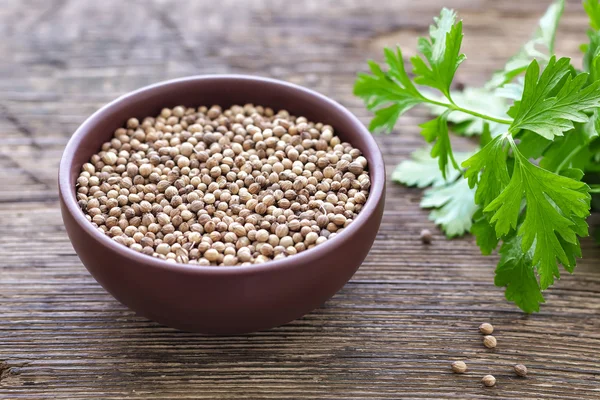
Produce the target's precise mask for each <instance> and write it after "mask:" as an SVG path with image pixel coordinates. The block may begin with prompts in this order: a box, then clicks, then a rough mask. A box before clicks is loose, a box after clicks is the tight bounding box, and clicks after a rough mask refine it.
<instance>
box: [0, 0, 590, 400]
mask: <svg viewBox="0 0 600 400" xmlns="http://www.w3.org/2000/svg"><path fill="white" fill-rule="evenodd" d="M548 3H549V2H547V1H528V2H524V1H517V0H507V1H503V2H496V1H492V0H476V1H470V0H469V1H467V0H456V1H450V0H448V1H444V2H442V1H441V0H438V1H427V2H424V1H421V2H414V1H394V2H390V1H371V2H358V1H346V2H313V1H311V2H283V1H261V0H254V1H248V2H244V3H243V5H241V3H236V2H231V1H223V2H209V1H194V2H191V1H188V2H183V1H172V0H169V1H160V2H159V1H152V2H150V1H148V2H141V1H140V2H122V1H118V0H105V1H102V2H83V1H66V0H55V1H51V2H42V1H16V0H13V1H5V2H3V5H2V7H0V33H2V35H3V37H4V40H3V41H2V42H0V136H1V138H2V140H1V141H0V176H2V177H3V183H2V184H1V185H0V399H21V398H23V399H43V398H57V399H78V398H82V399H83V398H104V399H129V398H145V399H146V398H147V399H151V398H178V399H185V398H206V399H214V398H222V399H225V398H235V399H259V398H261V399H300V398H302V399H367V398H369V399H370V398H380V399H386V398H387V399H398V398H432V399H439V398H461V399H467V398H469V399H482V398H503V399H504V398H513V399H537V398H544V399H598V398H600V361H599V360H600V269H599V268H598V264H600V249H599V248H598V247H597V246H596V245H594V244H593V243H592V242H591V240H585V241H584V242H583V248H584V249H583V250H584V254H585V259H584V260H583V261H582V262H581V263H580V265H578V267H577V272H576V274H574V275H572V276H567V275H565V276H564V277H563V278H562V279H561V281H560V282H559V283H558V285H557V286H556V287H554V288H552V289H551V290H550V291H548V292H547V295H546V297H547V300H548V304H546V305H544V306H543V307H542V310H541V312H540V313H539V314H536V315H531V316H527V315H524V314H522V313H521V312H519V310H518V309H516V308H515V306H514V305H512V304H509V303H507V302H506V301H505V300H504V297H503V293H502V290H501V289H499V288H496V287H494V285H493V266H494V265H495V262H496V258H495V257H484V256H482V255H480V253H479V251H478V249H477V247H476V245H475V243H474V240H473V238H470V237H467V238H463V239H457V240H453V241H447V240H445V239H444V237H443V235H442V234H441V233H440V232H439V231H438V230H437V229H435V227H434V226H433V224H432V223H431V222H430V221H428V219H427V212H425V211H423V210H421V209H419V206H418V202H419V200H420V196H421V192H420V191H419V190H416V189H407V188H403V187H400V186H396V185H393V184H392V183H391V182H390V185H389V188H388V193H387V204H386V211H385V216H384V221H383V223H382V226H381V230H380V232H379V234H378V238H377V241H376V242H375V246H374V248H373V250H372V251H371V253H370V255H369V257H368V258H367V260H366V261H365V263H364V264H363V266H362V267H361V269H360V270H359V271H358V273H357V274H356V275H355V277H354V278H353V279H352V280H351V281H350V282H349V283H348V284H347V285H346V286H345V287H344V289H343V290H342V291H341V292H340V293H338V294H337V295H336V296H335V297H334V298H333V299H331V300H330V301H328V302H327V303H326V304H325V305H324V306H323V307H321V308H320V309H318V310H316V311H314V312H312V313H310V314H308V315H307V316H305V317H304V318H302V319H300V320H297V321H294V322H292V323H290V324H287V325H285V326H282V327H279V328H276V329H272V330H270V331H266V332H259V333H255V334H251V335H244V336H234V337H208V336H203V335H197V334H191V333H185V332H178V331H175V330H172V329H170V328H166V327H163V326H160V325H158V324H156V323H154V322H151V321H148V320H146V319H144V318H141V317H138V316H136V315H135V314H134V313H133V312H131V311H129V310H128V309H126V308H125V307H124V306H122V305H120V304H119V303H118V302H116V301H115V300H114V299H112V297H111V296H110V295H108V294H107V293H106V292H105V291H104V290H103V289H102V288H101V287H100V286H99V285H98V284H97V283H96V282H95V281H94V280H93V278H91V276H90V275H89V274H88V273H87V271H86V270H85V268H84V267H83V266H82V265H81V263H80V261H79V259H78V258H77V256H76V254H75V253H74V251H73V249H72V247H71V245H70V243H69V241H68V239H67V236H66V234H65V231H64V227H63V226H62V221H61V217H60V212H59V210H58V203H57V194H56V190H57V187H56V173H57V167H58V162H59V159H60V156H61V153H62V149H63V147H64V145H65V144H66V141H67V140H68V137H69V136H70V135H71V134H72V132H73V131H74V130H75V129H76V128H77V126H78V125H79V124H80V123H81V122H82V121H83V120H84V119H85V117H86V116H87V115H89V114H90V113H92V112H93V111H94V110H95V109H97V108H98V107H100V106H101V105H102V104H104V103H106V102H107V101H110V100H111V99H113V98H115V97H116V96H118V95H120V94H122V93H125V92H127V91H129V90H132V89H135V88H137V87H140V86H143V85H146V84H149V83H152V82H156V81H159V80H164V79H168V78H172V77H177V76H184V75H191V74H199V73H251V74H257V75H263V76H271V77H275V78H281V79H286V80H289V81H291V82H296V83H299V84H303V85H306V86H308V87H311V88H314V89H316V90H318V91H320V92H322V93H324V94H326V95H328V96H331V97H332V98H334V99H336V100H338V101H340V102H341V103H342V104H344V105H345V106H347V107H348V108H349V109H350V110H351V111H352V112H354V113H355V114H356V115H358V116H359V117H360V118H362V119H363V120H365V121H366V120H367V118H368V114H367V112H366V111H365V110H364V108H363V106H362V104H361V102H360V101H359V100H357V99H355V98H354V97H353V96H352V94H351V93H352V83H353V80H354V76H355V73H356V71H358V70H364V69H365V67H366V64H365V60H366V59H367V58H375V59H381V48H382V47H383V46H384V45H394V44H396V43H401V44H402V46H403V48H404V49H405V52H406V55H411V53H414V51H415V44H416V40H415V39H416V37H417V36H418V35H420V34H423V33H424V32H426V29H427V25H428V24H429V23H430V20H431V17H432V16H433V15H435V14H436V13H437V12H438V10H439V8H440V7H441V6H442V5H445V6H451V7H454V8H456V9H457V10H458V11H459V13H460V15H461V16H462V17H463V18H464V20H465V21H464V24H465V26H464V30H465V35H466V37H465V40H464V46H465V47H464V49H465V52H466V53H467V54H468V57H469V59H468V61H467V62H465V63H464V65H463V66H461V69H460V72H459V74H458V76H457V79H458V80H459V81H460V82H462V83H466V84H470V85H473V84H481V83H482V82H484V81H485V80H486V79H487V77H488V76H489V75H490V74H491V72H492V71H493V70H494V69H495V68H497V67H498V66H500V65H501V64H502V63H503V62H504V61H505V60H506V59H507V58H508V57H509V56H510V54H512V53H513V52H514V51H516V50H517V49H518V47H519V44H520V43H521V42H522V41H523V40H525V39H526V38H527V37H528V36H529V35H530V34H531V32H532V30H533V29H534V24H535V21H536V20H537V18H539V16H540V15H541V14H542V13H543V11H544V9H545V7H546V6H547V4H548ZM586 24H587V22H586V18H585V15H584V13H583V11H582V10H581V7H580V5H579V4H578V2H572V3H571V2H570V3H569V4H568V7H567V10H566V14H565V17H564V19H563V23H562V24H561V35H560V37H559V40H558V41H557V50H558V52H559V53H560V54H564V55H569V56H573V57H576V58H577V59H580V58H581V55H580V53H579V51H578V44H579V42H583V41H584V40H585V34H584V32H585V29H586V28H585V26H586ZM426 114H427V112H426V110H414V111H411V113H410V114H409V116H407V117H406V118H404V119H403V120H402V122H401V124H400V125H399V127H398V129H397V131H396V132H395V134H393V135H391V136H382V137H378V138H377V140H378V142H379V144H380V146H381V148H382V150H383V152H384V156H385V161H386V166H387V168H388V173H391V171H392V169H393V167H394V166H395V165H396V164H397V163H398V162H399V161H401V160H403V159H406V158H407V157H408V156H409V154H410V152H411V151H413V150H414V149H415V148H417V147H419V146H421V145H422V139H421V138H420V137H419V134H418V129H417V128H416V125H417V124H418V123H420V122H422V121H423V119H424V118H425V116H426ZM471 146H472V144H471V143H469V142H468V141H459V142H458V143H457V145H456V147H457V148H461V149H468V148H470V147H471ZM597 220H598V218H597V217H596V222H597ZM425 227H426V228H429V229H431V230H433V232H434V241H433V244H432V245H431V246H428V247H427V248H424V247H423V245H421V243H420V241H419V237H418V234H419V232H420V230H421V229H423V228H425ZM484 321H489V322H491V323H493V324H494V325H495V327H496V332H495V335H496V337H497V338H498V343H499V344H498V347H497V348H496V349H495V350H493V351H492V350H487V349H485V348H484V347H483V346H482V345H481V335H480V334H479V333H478V331H477V327H478V325H479V324H480V323H481V322H484ZM453 360H465V361H466V362H467V363H468V365H469V369H470V371H469V373H468V374H465V375H454V374H452V373H451V370H450V368H449V365H450V362H451V361H453ZM517 362H520V363H523V364H525V365H527V367H528V368H529V370H530V374H529V376H528V378H526V379H521V378H517V377H516V376H515V375H514V374H513V372H512V365H513V364H515V363H517ZM488 373H491V374H493V375H495V376H496V378H497V380H498V384H497V386H496V387H494V388H484V387H483V386H482V385H481V384H480V379H481V377H482V376H483V375H485V374H488Z"/></svg>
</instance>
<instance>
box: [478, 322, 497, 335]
mask: <svg viewBox="0 0 600 400" xmlns="http://www.w3.org/2000/svg"><path fill="white" fill-rule="evenodd" d="M479 332H481V333H483V334H484V335H491V334H492V333H493V332H494V326H493V325H492V324H489V323H487V322H484V323H483V324H481V325H479Z"/></svg>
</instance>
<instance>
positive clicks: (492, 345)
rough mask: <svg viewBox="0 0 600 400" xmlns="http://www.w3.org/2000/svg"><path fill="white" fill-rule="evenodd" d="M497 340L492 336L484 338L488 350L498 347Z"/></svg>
mask: <svg viewBox="0 0 600 400" xmlns="http://www.w3.org/2000/svg"><path fill="white" fill-rule="evenodd" d="M496 344H497V343H496V338H495V337H493V336H492V335H486V336H484V337H483V345H484V346H485V347H487V348H488V349H493V348H495V347H496Z"/></svg>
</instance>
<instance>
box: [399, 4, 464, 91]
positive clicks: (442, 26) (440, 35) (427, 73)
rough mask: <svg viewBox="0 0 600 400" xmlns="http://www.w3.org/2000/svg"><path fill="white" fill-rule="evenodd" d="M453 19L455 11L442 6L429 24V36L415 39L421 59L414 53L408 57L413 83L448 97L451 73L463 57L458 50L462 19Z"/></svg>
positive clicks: (452, 74)
mask: <svg viewBox="0 0 600 400" xmlns="http://www.w3.org/2000/svg"><path fill="white" fill-rule="evenodd" d="M455 20H456V13H455V12H454V11H452V10H449V9H447V8H443V9H442V11H441V13H440V16H439V17H438V18H434V24H433V25H431V26H430V27H429V36H430V37H429V39H427V38H419V42H418V49H419V52H420V53H421V54H423V56H424V58H425V59H423V57H421V56H418V55H417V56H414V57H412V58H411V62H412V64H413V72H414V74H415V82H416V83H418V84H421V85H426V86H430V87H432V88H435V89H438V90H439V91H440V92H442V93H443V94H444V95H445V96H446V97H448V98H449V96H450V85H451V84H452V79H454V74H455V73H456V70H457V68H458V66H459V65H460V63H462V62H463V61H464V60H465V55H464V54H461V53H460V45H461V43H462V38H463V33H462V22H460V21H459V22H458V23H457V24H455V23H454V22H455ZM425 60H427V63H426V62H425Z"/></svg>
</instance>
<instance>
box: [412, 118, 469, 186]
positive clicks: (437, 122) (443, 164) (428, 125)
mask: <svg viewBox="0 0 600 400" xmlns="http://www.w3.org/2000/svg"><path fill="white" fill-rule="evenodd" d="M449 113H450V111H446V112H445V113H443V114H442V115H440V116H439V117H437V118H434V119H432V120H431V121H427V122H425V123H424V124H421V125H419V126H420V127H421V128H423V130H422V131H421V135H422V136H423V137H424V138H425V141H427V143H433V142H435V144H434V145H433V147H432V148H431V157H433V158H437V159H438V165H439V168H440V171H442V176H443V177H444V179H445V178H446V174H447V173H448V163H449V162H450V163H452V165H453V166H454V168H455V169H460V168H459V166H458V163H457V162H456V160H455V159H454V154H453V153H452V146H451V144H450V135H449V133H448V122H447V120H446V118H447V117H448V114H449Z"/></svg>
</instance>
